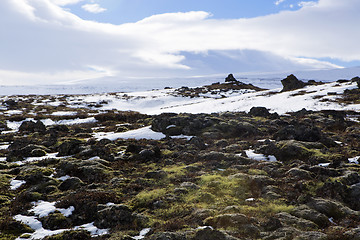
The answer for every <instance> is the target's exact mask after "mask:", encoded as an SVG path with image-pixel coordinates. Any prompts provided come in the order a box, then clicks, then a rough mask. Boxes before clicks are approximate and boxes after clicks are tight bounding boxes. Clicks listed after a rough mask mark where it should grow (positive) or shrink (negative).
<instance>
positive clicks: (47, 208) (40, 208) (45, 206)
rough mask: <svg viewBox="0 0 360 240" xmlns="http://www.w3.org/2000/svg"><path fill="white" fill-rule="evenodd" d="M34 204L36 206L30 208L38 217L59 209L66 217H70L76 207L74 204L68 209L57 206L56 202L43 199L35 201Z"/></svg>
mask: <svg viewBox="0 0 360 240" xmlns="http://www.w3.org/2000/svg"><path fill="white" fill-rule="evenodd" d="M33 204H34V207H33V208H32V209H31V210H30V212H33V213H34V214H35V215H36V216H38V217H45V216H48V215H49V214H50V213H52V212H55V211H59V212H61V213H62V214H63V215H64V216H65V217H68V216H70V215H71V214H72V212H73V211H74V210H75V208H74V207H73V206H70V207H69V208H67V209H64V208H56V207H55V204H56V202H46V201H42V200H40V201H37V202H33Z"/></svg>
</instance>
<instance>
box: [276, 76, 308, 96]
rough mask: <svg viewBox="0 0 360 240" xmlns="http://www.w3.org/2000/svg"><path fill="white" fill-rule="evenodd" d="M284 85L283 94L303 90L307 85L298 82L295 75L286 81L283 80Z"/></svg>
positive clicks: (288, 77)
mask: <svg viewBox="0 0 360 240" xmlns="http://www.w3.org/2000/svg"><path fill="white" fill-rule="evenodd" d="M281 83H282V85H283V89H282V90H281V91H282V92H286V91H291V90H295V89H299V88H303V87H305V86H306V83H304V82H303V81H300V80H298V79H297V78H296V77H295V76H294V75H293V74H291V75H289V76H287V77H286V78H285V79H283V80H281Z"/></svg>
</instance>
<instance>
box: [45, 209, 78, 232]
mask: <svg viewBox="0 0 360 240" xmlns="http://www.w3.org/2000/svg"><path fill="white" fill-rule="evenodd" d="M41 220H42V221H41V222H42V224H43V227H44V228H45V229H50V230H58V229H66V228H69V227H71V222H70V219H68V218H66V217H65V216H64V215H62V214H61V213H58V212H55V213H50V214H49V215H48V216H46V217H44V218H43V219H41Z"/></svg>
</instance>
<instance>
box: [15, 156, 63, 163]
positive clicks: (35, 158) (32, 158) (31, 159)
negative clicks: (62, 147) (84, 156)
mask: <svg viewBox="0 0 360 240" xmlns="http://www.w3.org/2000/svg"><path fill="white" fill-rule="evenodd" d="M57 154H58V153H48V154H46V155H45V156H42V157H28V158H25V159H24V160H22V161H17V162H14V163H16V164H18V165H24V164H25V163H29V162H35V161H41V160H44V159H48V158H56V159H63V158H64V157H57V156H56V155H57Z"/></svg>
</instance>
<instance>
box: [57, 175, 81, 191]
mask: <svg viewBox="0 0 360 240" xmlns="http://www.w3.org/2000/svg"><path fill="white" fill-rule="evenodd" d="M83 185H84V183H83V181H81V179H80V178H78V177H71V178H68V179H66V180H65V181H63V182H62V183H61V184H60V185H59V189H60V190H62V191H66V190H70V189H71V190H76V189H78V188H80V187H81V186H83Z"/></svg>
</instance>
